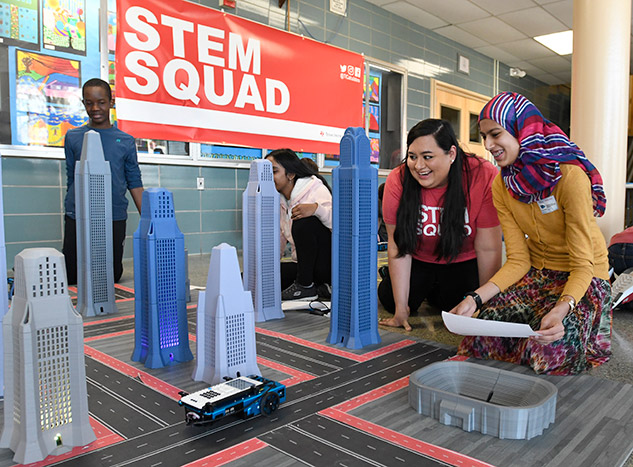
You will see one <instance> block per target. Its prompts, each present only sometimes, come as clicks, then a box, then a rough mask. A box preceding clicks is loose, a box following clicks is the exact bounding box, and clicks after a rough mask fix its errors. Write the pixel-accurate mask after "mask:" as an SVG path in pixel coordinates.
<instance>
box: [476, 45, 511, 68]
mask: <svg viewBox="0 0 633 467" xmlns="http://www.w3.org/2000/svg"><path fill="white" fill-rule="evenodd" d="M475 50H476V51H477V52H479V53H482V54H484V55H486V56H487V57H491V58H496V59H497V60H499V61H500V62H503V63H505V64H506V65H510V66H514V63H518V62H520V61H521V60H520V59H519V58H517V57H515V56H514V55H511V54H509V53H508V52H505V51H503V50H501V49H499V48H497V47H495V46H493V45H487V46H484V47H475Z"/></svg>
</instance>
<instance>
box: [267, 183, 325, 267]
mask: <svg viewBox="0 0 633 467" xmlns="http://www.w3.org/2000/svg"><path fill="white" fill-rule="evenodd" d="M279 199H280V201H281V209H280V212H279V219H280V223H281V229H280V232H281V242H280V246H281V255H282V256H283V253H284V250H285V249H286V242H288V243H290V247H291V250H292V260H293V261H294V262H296V261H297V252H296V251H295V244H294V240H293V239H292V219H291V218H290V215H291V213H292V208H293V207H295V206H296V205H297V204H311V203H317V204H318V207H317V210H316V212H315V213H314V215H315V216H316V217H317V219H319V220H320V221H321V223H322V224H323V225H324V226H326V227H327V228H328V229H330V230H332V193H330V191H329V190H328V189H327V187H326V186H325V185H324V184H323V182H322V181H321V180H319V179H318V178H317V177H315V176H314V175H313V176H311V177H303V178H299V179H298V180H297V181H296V183H295V186H294V188H293V189H292V193H290V200H287V199H286V198H285V197H284V196H283V195H281V196H280V197H279Z"/></svg>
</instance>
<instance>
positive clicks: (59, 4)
mask: <svg viewBox="0 0 633 467" xmlns="http://www.w3.org/2000/svg"><path fill="white" fill-rule="evenodd" d="M43 2H44V4H43V6H42V21H43V30H44V47H45V48H47V49H52V50H60V51H63V52H71V53H79V54H82V55H85V54H86V22H85V21H86V13H85V12H86V1H85V0H43Z"/></svg>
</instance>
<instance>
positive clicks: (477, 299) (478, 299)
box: [464, 292, 484, 310]
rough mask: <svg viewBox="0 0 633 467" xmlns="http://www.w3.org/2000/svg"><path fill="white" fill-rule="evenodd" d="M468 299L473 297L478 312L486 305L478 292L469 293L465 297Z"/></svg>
mask: <svg viewBox="0 0 633 467" xmlns="http://www.w3.org/2000/svg"><path fill="white" fill-rule="evenodd" d="M466 297H473V299H474V300H475V304H476V305H477V309H478V310H481V307H482V306H484V303H483V301H482V300H481V297H480V296H479V294H478V293H477V292H468V293H467V294H466V295H464V298H466Z"/></svg>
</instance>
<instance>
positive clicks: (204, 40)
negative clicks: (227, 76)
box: [198, 24, 224, 68]
mask: <svg viewBox="0 0 633 467" xmlns="http://www.w3.org/2000/svg"><path fill="white" fill-rule="evenodd" d="M211 37H214V38H216V39H224V31H223V30H222V29H217V28H212V27H209V26H204V25H202V24H199V25H198V61H200V62H202V63H206V64H207V65H213V66H219V67H220V68H224V59H223V58H222V57H216V56H214V55H210V54H209V51H210V50H213V51H215V52H222V51H223V50H224V46H223V44H222V42H216V41H212V40H211V39H210V38H211Z"/></svg>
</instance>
